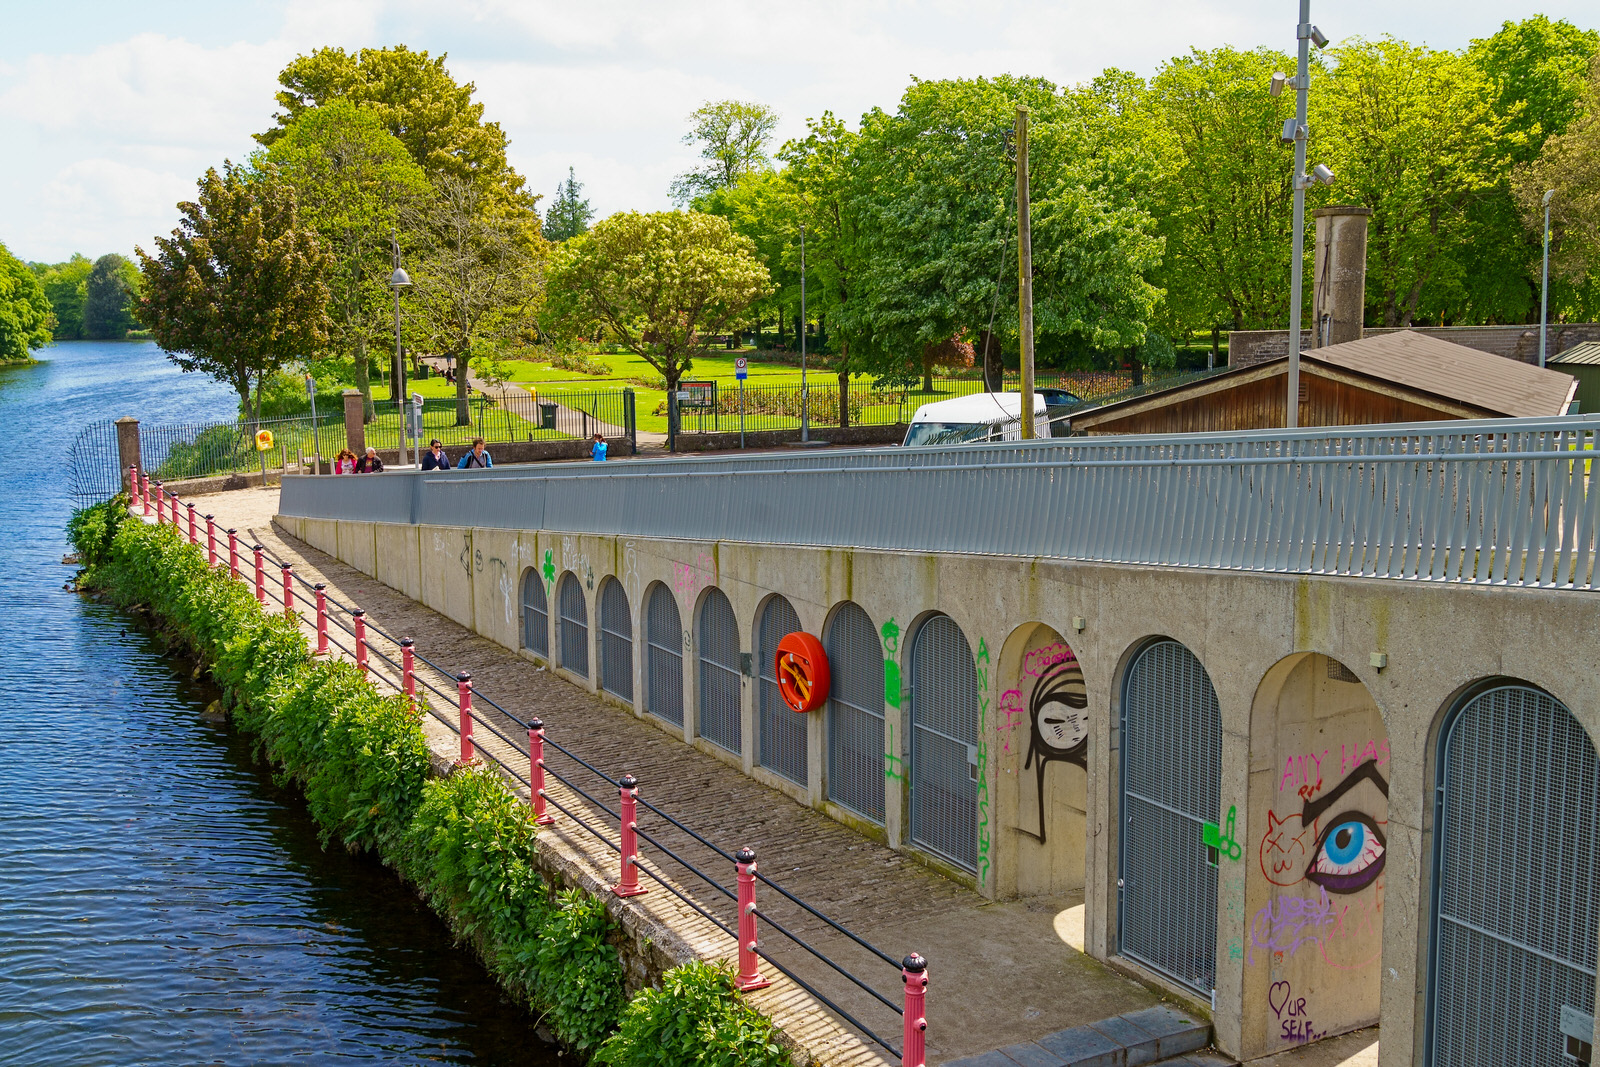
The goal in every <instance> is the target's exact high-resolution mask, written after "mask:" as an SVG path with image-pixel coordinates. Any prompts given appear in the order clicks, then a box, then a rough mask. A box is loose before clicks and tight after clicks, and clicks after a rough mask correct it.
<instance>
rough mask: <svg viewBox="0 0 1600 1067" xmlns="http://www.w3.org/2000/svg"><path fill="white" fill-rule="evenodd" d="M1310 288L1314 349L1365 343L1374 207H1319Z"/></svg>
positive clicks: (1314, 216)
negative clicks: (1369, 238) (1369, 224)
mask: <svg viewBox="0 0 1600 1067" xmlns="http://www.w3.org/2000/svg"><path fill="white" fill-rule="evenodd" d="M1311 216H1312V218H1314V219H1316V220H1317V251H1316V259H1315V268H1314V269H1315V273H1314V275H1313V276H1312V285H1311V294H1312V296H1311V347H1312V348H1323V347H1325V346H1327V345H1337V344H1342V343H1343V342H1345V341H1359V340H1360V339H1361V325H1362V317H1363V312H1364V310H1365V308H1366V298H1367V220H1368V219H1369V218H1371V217H1372V209H1371V208H1369V207H1348V206H1341V207H1319V208H1317V209H1316V210H1315V211H1313V212H1312V213H1311Z"/></svg>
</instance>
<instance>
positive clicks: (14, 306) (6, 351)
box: [0, 244, 55, 363]
mask: <svg viewBox="0 0 1600 1067" xmlns="http://www.w3.org/2000/svg"><path fill="white" fill-rule="evenodd" d="M54 325H55V318H54V316H53V315H51V313H50V301H49V299H48V298H46V297H45V295H44V289H43V287H42V286H40V284H39V279H38V278H35V277H34V275H33V271H31V270H29V269H28V266H27V264H25V263H23V262H22V261H21V260H20V259H18V258H17V257H16V256H13V255H12V254H11V252H10V250H9V249H7V248H6V246H5V245H3V244H0V363H26V362H28V360H30V359H31V358H32V357H31V356H29V355H28V352H29V351H30V350H32V349H35V348H41V347H43V346H44V345H47V344H49V343H50V339H51V338H50V329H51V327H52V326H54Z"/></svg>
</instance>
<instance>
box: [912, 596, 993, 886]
mask: <svg viewBox="0 0 1600 1067" xmlns="http://www.w3.org/2000/svg"><path fill="white" fill-rule="evenodd" d="M911 840H912V842H913V843H915V844H917V845H920V846H921V847H923V848H926V849H928V850H929V851H931V852H936V853H938V854H940V855H942V856H944V857H945V858H946V859H949V860H952V861H953V862H955V863H956V864H958V865H959V866H961V867H965V868H966V869H967V870H971V871H975V870H977V866H978V671H977V665H976V664H975V663H974V662H973V660H972V646H971V645H969V644H967V638H966V635H964V634H963V633H962V632H961V627H959V626H957V625H956V624H955V622H954V620H952V619H951V618H950V617H949V616H946V615H935V616H934V617H933V618H931V619H929V620H928V621H927V622H925V623H923V624H922V626H921V627H919V628H918V629H917V635H916V637H915V639H914V640H913V642H912V645H911Z"/></svg>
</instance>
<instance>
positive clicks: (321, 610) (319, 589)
mask: <svg viewBox="0 0 1600 1067" xmlns="http://www.w3.org/2000/svg"><path fill="white" fill-rule="evenodd" d="M312 588H313V589H314V590H316V593H317V651H316V652H315V653H313V655H317V656H326V655H327V654H328V592H327V590H328V587H327V586H325V585H323V584H322V583H321V582H318V583H317V584H316V585H314V586H312Z"/></svg>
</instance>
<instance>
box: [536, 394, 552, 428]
mask: <svg viewBox="0 0 1600 1067" xmlns="http://www.w3.org/2000/svg"><path fill="white" fill-rule="evenodd" d="M555 428H556V402H555V401H554V400H541V401H539V429H541V430H553V429H555Z"/></svg>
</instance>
